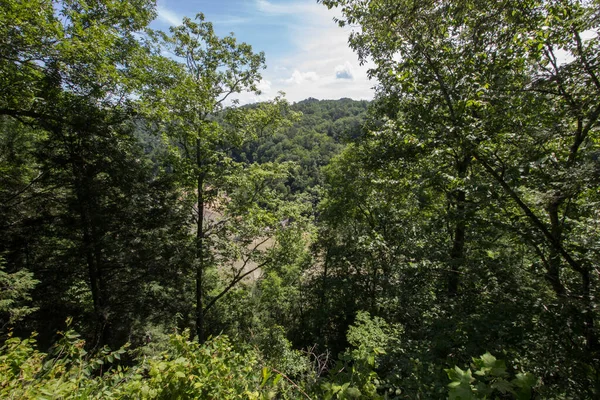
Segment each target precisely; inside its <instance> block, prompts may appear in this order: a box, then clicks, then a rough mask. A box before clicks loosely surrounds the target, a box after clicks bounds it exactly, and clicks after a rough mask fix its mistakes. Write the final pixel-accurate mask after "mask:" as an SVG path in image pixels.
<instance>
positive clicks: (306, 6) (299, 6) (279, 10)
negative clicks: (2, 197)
mask: <svg viewBox="0 0 600 400" xmlns="http://www.w3.org/2000/svg"><path fill="white" fill-rule="evenodd" d="M315 5H317V4H316V2H304V3H301V2H299V1H293V2H289V3H286V4H276V3H272V2H270V1H268V0H256V7H257V9H258V11H260V12H263V13H266V14H273V15H295V14H299V13H307V12H311V10H313V9H314V6H315Z"/></svg>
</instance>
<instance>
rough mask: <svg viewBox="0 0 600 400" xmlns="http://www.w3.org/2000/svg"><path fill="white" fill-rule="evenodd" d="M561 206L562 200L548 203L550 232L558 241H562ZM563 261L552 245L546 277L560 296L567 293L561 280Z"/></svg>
mask: <svg viewBox="0 0 600 400" xmlns="http://www.w3.org/2000/svg"><path fill="white" fill-rule="evenodd" d="M559 206H560V200H558V199H557V200H556V201H553V202H552V203H550V204H549V205H548V208H547V211H548V216H549V217H550V233H551V235H552V237H553V239H554V241H555V242H556V243H561V240H562V238H561V233H562V229H561V227H560V218H559V216H558V208H559ZM561 262H562V256H561V255H560V253H559V252H558V250H557V249H556V247H554V246H551V247H550V256H549V257H548V264H547V265H548V270H547V273H546V277H547V279H548V281H549V282H550V284H551V285H552V287H553V288H554V291H555V292H556V294H557V295H559V296H564V295H565V287H564V286H563V284H562V283H561V281H560V269H561V267H560V265H561Z"/></svg>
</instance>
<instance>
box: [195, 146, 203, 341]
mask: <svg viewBox="0 0 600 400" xmlns="http://www.w3.org/2000/svg"><path fill="white" fill-rule="evenodd" d="M196 166H197V167H198V187H197V190H198V225H197V229H196V334H197V335H198V341H199V342H200V343H203V342H204V330H205V329H204V304H203V302H202V298H203V297H204V282H203V279H204V175H203V174H202V172H201V167H202V162H201V158H200V139H196Z"/></svg>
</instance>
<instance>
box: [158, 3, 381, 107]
mask: <svg viewBox="0 0 600 400" xmlns="http://www.w3.org/2000/svg"><path fill="white" fill-rule="evenodd" d="M157 11H158V17H157V19H156V20H155V21H154V22H153V23H152V25H151V26H152V27H153V28H155V29H161V30H165V31H166V30H168V28H169V26H171V25H179V24H180V23H181V20H182V18H183V17H184V16H188V17H191V18H193V17H194V16H195V15H196V14H197V13H199V12H201V13H203V14H204V16H205V18H206V20H207V21H210V22H212V23H213V25H214V28H215V31H216V33H217V34H218V35H219V36H225V35H227V34H229V33H232V32H233V33H234V34H235V37H236V38H237V40H238V41H240V42H246V43H248V44H250V45H252V49H253V50H254V51H255V52H259V51H263V52H264V53H265V57H266V64H267V69H266V70H264V71H263V72H262V77H263V79H262V81H261V82H260V85H259V87H260V89H261V92H262V94H261V95H260V96H256V95H255V94H250V93H244V94H242V95H240V97H239V100H240V102H241V103H251V102H255V101H264V100H269V99H272V98H273V97H275V96H276V95H277V94H278V92H279V91H283V92H285V94H286V96H285V97H286V98H287V99H288V100H290V101H292V102H297V101H300V100H304V99H306V98H309V97H314V98H317V99H339V98H343V97H349V98H352V99H356V100H359V99H367V100H369V99H372V97H373V93H374V92H373V89H372V87H373V86H374V85H375V82H374V81H370V80H369V79H368V78H367V68H368V67H367V66H361V65H360V64H359V62H358V57H357V56H356V54H355V53H354V52H353V51H352V50H351V49H350V48H349V47H348V43H347V42H348V35H349V34H350V28H340V27H339V26H338V25H337V24H336V23H335V22H334V21H333V18H334V17H335V16H336V15H339V12H336V10H328V9H327V7H325V6H324V5H322V4H318V3H317V2H316V0H169V1H166V0H158V7H157Z"/></svg>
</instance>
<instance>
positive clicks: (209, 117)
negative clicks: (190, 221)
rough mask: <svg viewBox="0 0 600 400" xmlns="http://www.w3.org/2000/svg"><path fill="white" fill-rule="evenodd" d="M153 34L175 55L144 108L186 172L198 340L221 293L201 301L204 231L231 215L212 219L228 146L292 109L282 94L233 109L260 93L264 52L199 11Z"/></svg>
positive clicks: (207, 254) (231, 167)
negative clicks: (240, 97) (220, 29)
mask: <svg viewBox="0 0 600 400" xmlns="http://www.w3.org/2000/svg"><path fill="white" fill-rule="evenodd" d="M157 36H159V37H160V38H161V39H162V43H163V45H164V46H166V48H167V49H169V50H170V51H171V52H172V54H173V55H174V58H175V59H174V60H173V62H172V63H167V64H166V65H164V67H165V68H164V69H163V72H162V74H164V76H166V77H168V78H167V81H166V82H165V84H166V85H167V90H165V91H164V92H163V95H164V97H162V98H161V97H160V96H158V97H156V94H157V93H158V92H159V91H160V90H159V89H156V88H153V89H151V90H150V91H149V92H147V99H148V107H149V109H151V110H161V111H160V112H162V114H158V115H162V117H163V123H164V124H163V126H164V129H165V133H166V136H167V137H168V138H169V141H170V143H171V145H172V146H173V147H172V148H173V150H174V152H175V153H176V154H177V158H176V160H177V161H176V163H177V164H176V168H177V169H178V170H179V173H180V174H181V176H183V177H184V184H185V187H186V189H187V190H188V191H189V192H193V193H195V195H196V204H195V207H194V210H195V215H194V219H195V224H196V229H195V261H194V265H195V267H194V268H195V281H196V298H195V300H196V332H197V335H198V339H199V340H200V341H204V338H205V331H206V329H205V322H204V321H205V315H206V313H207V311H208V309H210V308H211V307H212V305H213V304H214V301H216V299H218V298H221V297H222V294H218V295H217V296H216V297H214V298H213V299H212V300H209V301H208V302H207V303H206V302H205V299H206V297H207V294H206V273H207V268H208V266H210V265H211V263H212V262H213V259H214V253H211V248H210V236H211V235H213V234H214V233H215V231H217V230H218V229H217V228H218V227H219V226H220V225H224V224H225V221H229V220H230V219H231V218H232V216H227V218H226V219H225V220H216V219H215V210H216V209H219V204H220V203H223V202H227V201H226V198H225V197H224V196H227V195H231V193H225V192H224V191H223V189H224V188H225V187H226V184H227V181H228V179H229V177H231V176H232V174H233V173H235V171H236V169H239V168H238V167H237V166H236V165H235V163H233V162H232V160H231V157H230V152H231V150H232V149H234V148H240V147H241V146H242V145H243V144H244V143H245V142H246V141H248V140H249V139H252V138H256V137H257V136H258V135H260V134H265V133H266V131H269V130H273V129H277V128H278V127H280V126H281V125H282V124H285V123H286V122H285V121H286V120H287V118H288V114H290V115H292V114H293V113H290V112H289V110H288V107H289V106H288V104H287V102H286V101H284V100H282V99H281V98H276V99H275V100H274V101H273V102H267V103H263V104H260V105H259V106H257V107H249V108H239V107H236V105H237V100H236V99H235V96H236V95H237V94H239V93H242V92H251V93H259V91H258V83H259V82H260V79H261V76H260V70H261V69H263V68H264V54H263V53H258V54H256V53H254V52H253V51H252V48H251V46H249V45H247V44H245V43H237V41H236V39H235V38H234V37H233V36H226V37H223V38H219V37H218V36H217V35H216V34H215V32H214V29H213V26H212V24H211V23H210V22H206V21H204V16H203V15H202V14H198V15H197V17H196V20H192V19H190V18H184V19H183V23H182V25H180V26H177V27H172V28H171V30H170V34H160V33H159V34H158V35H157ZM167 71H170V72H167ZM173 77H175V79H173ZM292 116H293V115H292ZM261 188H262V189H264V188H265V186H264V185H262V186H261ZM189 192H188V193H189ZM258 194H259V193H257V194H256V195H258ZM254 200H258V199H257V198H255V199H254ZM209 208H212V211H210V210H209ZM217 215H218V214H217ZM219 231H221V232H224V231H222V230H219ZM242 276H245V272H243V271H239V274H234V277H233V280H232V281H231V285H229V286H226V287H227V288H231V287H233V286H234V285H235V284H236V283H237V282H238V281H239V279H240V277H242ZM227 290H229V289H227ZM223 294H224V293H223Z"/></svg>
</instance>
